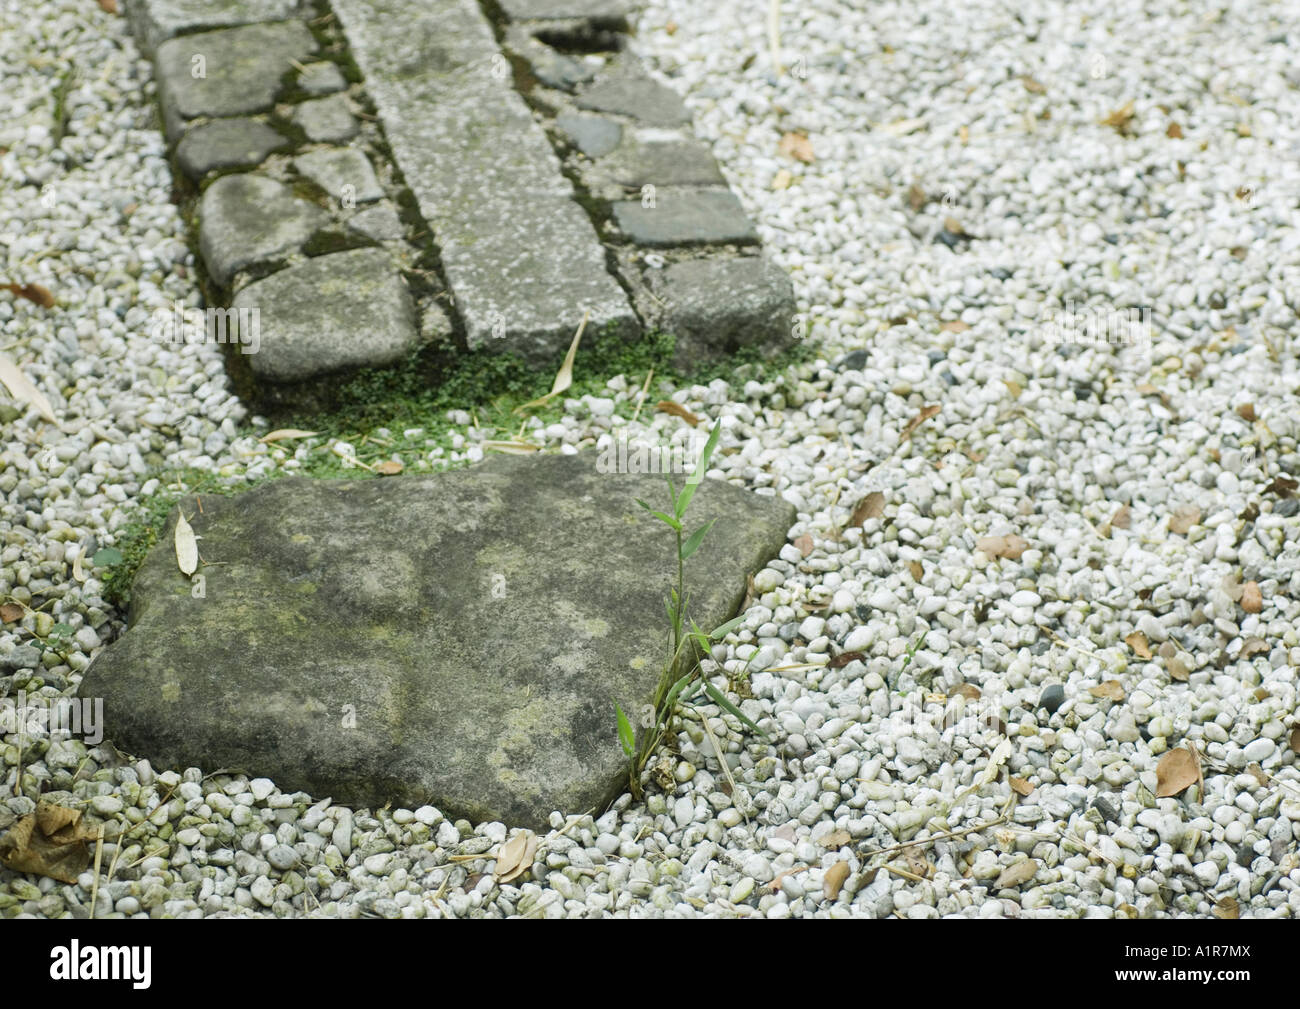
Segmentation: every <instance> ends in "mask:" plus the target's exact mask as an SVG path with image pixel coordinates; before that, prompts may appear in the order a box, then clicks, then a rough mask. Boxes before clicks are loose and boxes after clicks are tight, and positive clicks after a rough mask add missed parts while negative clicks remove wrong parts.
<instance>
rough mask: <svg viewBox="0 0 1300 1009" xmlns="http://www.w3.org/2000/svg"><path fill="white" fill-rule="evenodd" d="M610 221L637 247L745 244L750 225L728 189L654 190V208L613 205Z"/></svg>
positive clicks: (750, 237) (753, 237)
mask: <svg viewBox="0 0 1300 1009" xmlns="http://www.w3.org/2000/svg"><path fill="white" fill-rule="evenodd" d="M613 211H614V221H615V223H616V224H617V225H618V226H619V228H620V229H621V230H622V231H623V233H624V234H625V235H627V236H628V238H630V239H631V240H632V241H633V242H635V243H636V244H638V245H657V246H668V245H699V244H706V243H707V244H748V243H754V242H757V241H758V233H757V232H756V231H754V225H753V224H751V223H750V220H749V218H748V217H746V216H745V210H744V208H743V207H742V206H741V205H740V200H739V199H737V198H736V195H735V194H734V193H733V192H731V190H729V189H700V188H695V187H688V186H681V187H668V186H666V187H656V189H655V194H654V206H653V207H647V206H643V204H642V201H638V200H628V201H625V202H622V203H615V204H614V206H613Z"/></svg>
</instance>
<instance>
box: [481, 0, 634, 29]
mask: <svg viewBox="0 0 1300 1009" xmlns="http://www.w3.org/2000/svg"><path fill="white" fill-rule="evenodd" d="M498 4H499V6H500V7H501V12H502V13H503V14H505V16H506V17H508V18H509V19H510V20H511V21H552V20H561V19H563V20H569V19H578V18H585V19H588V20H597V21H601V22H610V23H615V22H617V23H620V24H621V23H623V22H625V21H626V20H627V15H628V13H629V11H630V10H631V4H629V3H628V2H627V0H498Z"/></svg>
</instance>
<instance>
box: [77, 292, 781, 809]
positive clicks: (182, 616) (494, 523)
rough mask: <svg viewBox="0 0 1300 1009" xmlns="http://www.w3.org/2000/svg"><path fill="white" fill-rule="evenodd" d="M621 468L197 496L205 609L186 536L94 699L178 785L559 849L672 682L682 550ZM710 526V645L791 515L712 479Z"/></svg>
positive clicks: (708, 486) (102, 673)
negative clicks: (297, 798)
mask: <svg viewBox="0 0 1300 1009" xmlns="http://www.w3.org/2000/svg"><path fill="white" fill-rule="evenodd" d="M273 279H274V278H273ZM609 455H610V456H611V458H608V459H606V457H605V456H603V455H599V454H597V453H596V452H594V451H591V452H585V453H580V454H578V455H574V456H561V455H548V456H541V457H531V458H521V457H509V456H497V457H495V458H493V459H491V460H490V461H489V462H487V463H484V464H482V465H480V466H475V467H473V468H470V469H466V470H458V471H451V472H445V473H441V474H437V475H433V476H421V477H416V476H403V477H400V478H396V479H379V480H362V481H346V480H330V481H315V480H305V479H296V478H288V479H281V480H274V481H271V482H270V483H267V484H265V485H263V486H262V487H259V488H257V489H255V490H253V491H250V492H248V493H246V494H242V495H239V496H237V497H232V498H214V497H209V496H208V495H204V497H203V501H202V505H203V507H202V510H201V511H200V509H199V508H198V507H197V506H196V504H195V501H194V499H193V498H187V499H186V500H184V501H183V502H182V503H181V505H182V508H183V509H184V511H185V514H186V515H187V517H188V520H189V522H190V524H191V525H192V526H193V528H194V531H195V532H196V534H197V535H199V536H201V537H202V539H201V540H200V541H199V543H200V549H201V553H202V558H203V561H204V565H203V566H202V567H201V569H200V574H202V575H203V576H204V579H205V591H204V593H203V596H204V597H203V598H196V597H195V594H194V591H193V586H192V583H191V581H190V579H189V578H187V577H186V576H185V575H183V574H182V573H181V572H180V571H179V570H178V568H177V563H176V552H175V547H174V545H173V544H174V527H175V521H176V519H175V514H173V516H172V518H171V521H170V522H169V524H168V526H167V528H166V529H165V530H164V531H163V532H162V533H161V534H160V536H159V538H158V545H157V546H156V547H155V548H154V549H153V550H152V551H151V552H150V553H149V555H148V556H147V557H146V559H145V561H144V563H143V565H142V566H141V568H140V571H139V574H138V576H137V578H136V581H135V583H134V586H133V588H132V602H131V614H130V620H129V625H130V630H128V631H127V632H126V633H125V634H124V635H123V636H122V637H121V638H119V639H118V640H117V641H115V642H114V643H113V644H111V645H110V646H109V647H108V648H107V649H105V650H104V652H102V653H101V654H100V655H99V656H98V657H97V658H96V659H95V661H94V663H93V664H92V665H91V667H90V669H89V670H88V671H87V673H86V677H85V680H84V682H83V683H82V685H81V692H82V694H83V695H84V696H88V697H97V698H101V697H102V698H103V701H104V705H103V711H104V723H105V724H104V728H105V731H106V734H107V736H108V738H110V739H112V740H113V742H114V743H115V744H116V745H118V746H120V747H123V748H125V749H127V750H128V751H129V752H131V753H134V754H138V755H140V756H144V757H148V758H149V759H150V760H151V761H152V762H153V763H154V766H155V767H159V768H162V767H169V766H176V767H188V766H199V767H205V768H214V769H215V768H217V767H240V768H244V769H246V770H247V771H248V772H250V773H251V774H257V775H267V776H270V777H272V778H274V780H275V782H276V784H277V785H279V786H280V787H281V788H282V789H283V790H285V791H286V792H288V791H290V790H293V789H304V790H307V791H309V792H311V793H312V794H313V795H314V796H318V797H323V796H331V797H333V799H334V801H335V802H336V803H347V804H359V805H366V806H371V807H380V806H383V805H385V804H387V803H390V802H391V803H392V804H393V805H395V806H407V807H410V808H416V807H418V806H420V805H423V804H424V803H432V804H433V805H435V806H437V807H438V808H439V809H441V810H442V811H443V812H444V813H446V814H447V815H448V816H464V817H467V818H469V819H470V820H472V821H474V822H481V821H485V820H499V821H502V822H505V823H507V824H509V825H511V826H516V825H517V826H527V827H532V828H533V829H543V830H544V829H546V822H547V817H548V816H549V814H550V812H551V811H552V810H553V809H560V810H562V811H564V812H566V813H585V812H586V811H588V810H589V809H591V808H592V807H596V808H597V809H599V808H603V806H604V805H605V803H607V802H608V801H610V800H611V799H613V798H614V797H615V796H616V795H618V793H619V792H620V791H622V790H623V789H624V788H625V787H626V784H627V761H626V759H625V758H624V756H623V753H622V751H621V750H620V748H619V743H618V736H617V731H616V722H615V714H614V705H615V704H616V703H617V704H619V705H620V706H621V707H622V708H623V709H624V710H625V711H629V712H636V711H638V710H639V708H640V706H641V705H643V704H645V703H647V702H648V701H649V699H650V696H651V692H652V690H653V688H654V685H655V683H656V682H657V680H658V678H659V674H660V663H661V662H662V660H663V655H664V639H665V634H666V633H667V629H666V626H665V618H664V611H663V599H664V595H665V593H666V592H667V589H668V584H669V575H668V569H669V568H670V567H671V565H670V564H669V563H668V561H669V559H670V558H671V556H672V551H673V540H672V536H671V533H669V532H668V531H667V530H666V529H665V528H663V527H662V526H660V525H659V524H658V523H657V522H656V521H655V520H654V519H653V518H651V517H650V516H649V515H648V514H646V513H645V512H644V511H642V510H641V509H640V508H639V507H638V506H637V504H636V501H635V498H636V497H642V498H648V499H651V500H654V501H658V500H660V497H661V496H662V494H663V490H664V487H663V477H661V476H659V475H657V474H637V475H634V474H629V473H619V472H602V468H604V469H609V468H610V467H611V466H616V465H618V463H617V460H616V459H614V458H612V456H614V453H610V454H609ZM602 460H604V461H605V465H603V466H602ZM681 479H682V478H681V477H679V478H678V482H679V485H680V482H681ZM691 517H692V522H693V525H694V523H703V522H707V521H708V520H710V519H715V518H716V519H719V520H720V521H718V522H717V524H716V525H715V526H714V527H713V529H712V531H711V532H710V534H709V536H708V537H706V539H705V540H704V545H703V547H702V548H701V549H700V551H699V552H698V553H697V554H696V555H695V556H694V557H692V558H691V560H690V561H688V563H687V585H688V589H689V591H690V599H691V602H692V606H691V612H692V614H693V616H694V617H695V619H696V620H697V621H698V622H699V623H700V624H701V625H703V626H705V627H716V626H717V625H719V624H721V623H722V622H723V621H724V620H726V619H727V618H728V617H730V616H731V614H732V613H733V612H734V611H735V609H736V607H737V606H738V604H739V603H740V601H741V599H742V597H743V596H744V595H745V584H746V576H747V575H749V574H752V573H753V572H756V571H758V570H759V569H760V568H762V566H763V565H764V564H765V563H766V561H767V560H768V559H770V558H771V557H772V556H773V555H774V554H775V553H776V551H777V550H778V549H779V548H780V547H781V546H782V545H784V543H785V540H786V534H787V531H788V529H789V526H790V525H791V523H793V521H794V519H795V510H794V508H793V506H791V505H790V504H788V503H787V502H785V501H782V500H780V499H779V498H775V497H762V496H759V495H756V494H753V493H751V492H749V491H746V490H743V489H741V488H738V487H734V486H731V485H729V484H725V483H722V482H720V481H714V480H707V479H706V480H705V481H704V482H703V483H702V484H701V486H700V490H699V492H698V493H697V494H696V496H695V499H694V502H693V503H692V505H691Z"/></svg>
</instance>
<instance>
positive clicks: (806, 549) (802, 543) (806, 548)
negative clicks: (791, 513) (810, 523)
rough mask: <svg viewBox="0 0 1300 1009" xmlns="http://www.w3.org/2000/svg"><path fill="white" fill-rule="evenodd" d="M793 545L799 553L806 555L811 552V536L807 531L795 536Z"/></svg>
mask: <svg viewBox="0 0 1300 1009" xmlns="http://www.w3.org/2000/svg"><path fill="white" fill-rule="evenodd" d="M794 545H795V546H796V547H798V548H799V553H800V554H801V555H802V556H804V557H807V556H808V555H809V554H810V553H812V552H813V538H812V537H811V536H809V535H808V534H807V533H804V534H803V535H802V536H799V537H797V538H796V539H795V541H794Z"/></svg>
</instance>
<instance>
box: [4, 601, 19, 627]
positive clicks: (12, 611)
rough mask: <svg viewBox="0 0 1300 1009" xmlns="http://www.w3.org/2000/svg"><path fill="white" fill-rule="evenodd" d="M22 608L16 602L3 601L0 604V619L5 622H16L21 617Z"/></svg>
mask: <svg viewBox="0 0 1300 1009" xmlns="http://www.w3.org/2000/svg"><path fill="white" fill-rule="evenodd" d="M23 613H24V610H23V608H22V607H21V606H19V605H18V604H17V603H5V604H4V605H3V606H0V621H2V622H4V623H6V624H16V623H17V622H18V621H19V620H21V619H22V618H23Z"/></svg>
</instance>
